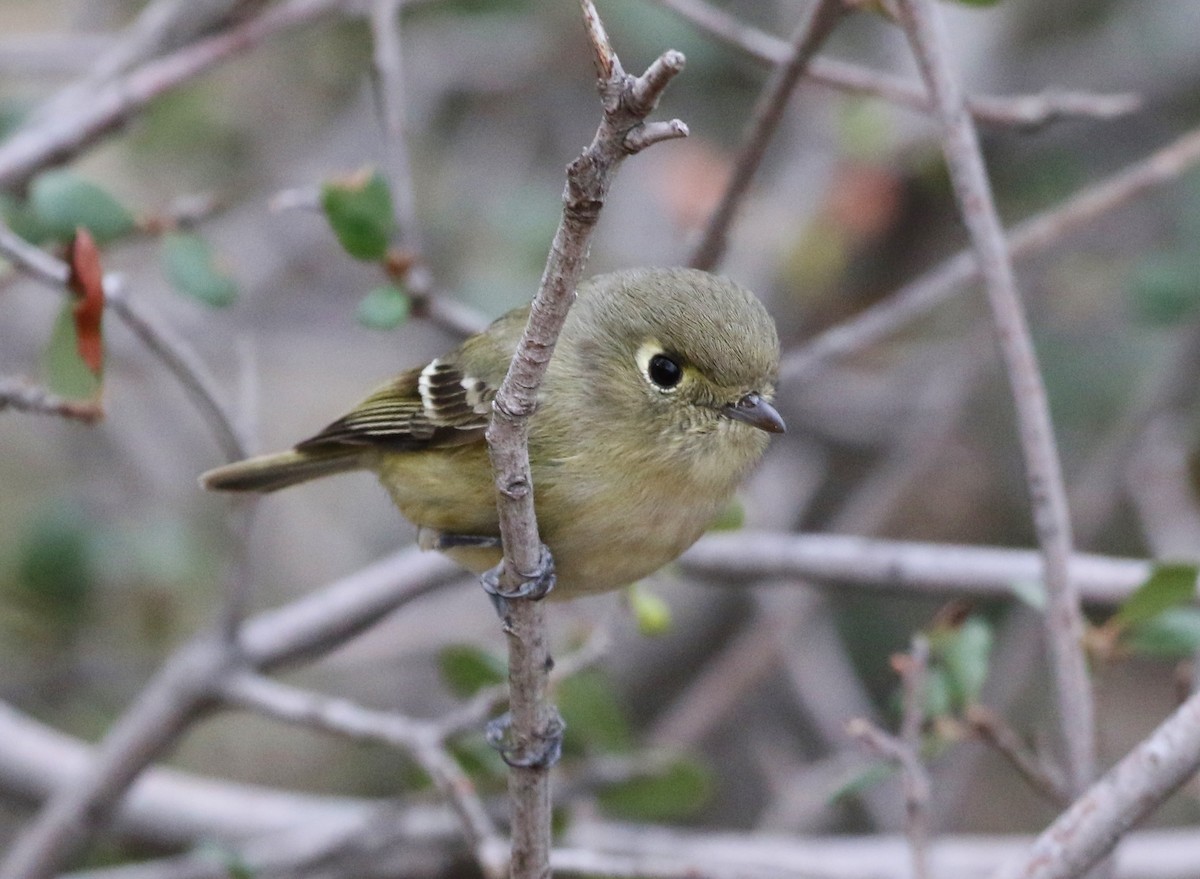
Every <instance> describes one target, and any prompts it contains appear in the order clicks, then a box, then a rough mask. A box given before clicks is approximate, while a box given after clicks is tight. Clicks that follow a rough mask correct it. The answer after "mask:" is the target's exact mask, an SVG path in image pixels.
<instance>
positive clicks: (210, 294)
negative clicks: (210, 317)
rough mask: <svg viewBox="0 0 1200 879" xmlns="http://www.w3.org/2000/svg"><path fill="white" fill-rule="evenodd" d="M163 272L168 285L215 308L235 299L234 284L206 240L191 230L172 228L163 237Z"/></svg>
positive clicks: (228, 303) (235, 287) (236, 292)
mask: <svg viewBox="0 0 1200 879" xmlns="http://www.w3.org/2000/svg"><path fill="white" fill-rule="evenodd" d="M161 256H162V265H163V272H164V273H165V274H166V276H167V280H168V281H170V282H171V286H172V287H174V288H175V289H176V290H178V291H179V292H180V293H184V294H186V295H188V296H191V297H192V298H193V299H199V300H200V301H201V302H203V303H205V304H206V305H211V306H214V307H217V308H220V307H222V306H226V305H231V304H232V303H233V302H234V301H235V300H236V299H237V294H238V290H237V284H235V283H234V282H233V279H232V278H230V277H229V275H228V274H227V273H226V272H224V271H223V270H222V269H221V268H219V267H218V265H217V261H216V258H215V256H214V254H213V251H212V248H211V247H210V246H209V244H208V242H207V241H205V240H204V239H203V238H201V237H200V236H199V235H195V234H193V233H191V232H173V233H171V234H170V235H166V236H164V237H163V241H162V251H161Z"/></svg>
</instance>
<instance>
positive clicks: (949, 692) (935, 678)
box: [897, 665, 957, 717]
mask: <svg viewBox="0 0 1200 879" xmlns="http://www.w3.org/2000/svg"><path fill="white" fill-rule="evenodd" d="M955 691H956V687H955V684H954V682H953V680H952V679H951V676H950V672H949V671H948V670H947V669H946V668H944V667H943V666H940V665H935V666H933V667H932V668H930V669H929V671H928V673H926V675H925V716H926V717H947V716H949V715H951V714H953V713H954V707H955V705H956V704H957V703H956V701H955V698H954V694H955ZM899 700H900V697H899V693H897V703H899ZM897 713H899V707H898V705H897Z"/></svg>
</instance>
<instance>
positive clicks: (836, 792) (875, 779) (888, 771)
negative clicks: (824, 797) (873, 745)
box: [828, 760, 900, 803]
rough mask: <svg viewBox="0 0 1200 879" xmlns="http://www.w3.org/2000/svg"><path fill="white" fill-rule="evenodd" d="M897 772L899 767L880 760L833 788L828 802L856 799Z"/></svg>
mask: <svg viewBox="0 0 1200 879" xmlns="http://www.w3.org/2000/svg"><path fill="white" fill-rule="evenodd" d="M899 771H900V769H899V767H898V766H896V764H894V763H892V762H890V761H886V760H880V761H878V762H876V763H871V764H869V765H867V766H865V767H864V768H863V769H861V770H860V771H858V772H855V773H854V774H853V775H851V776H850V777H849V778H847V779H846V780H845V781H844V782H842V783H841V784H839V785H838V786H837V787H836V788H834V789H833V792H832V793H830V794H829V800H828V801H829V802H830V803H836V802H838V801H839V800H847V799H850V798H851V797H856V796H858V795H859V794H861V793H863V792H864V791H867V790H870V789H871V788H873V787H874V786H875V785H877V784H879V783H880V782H882V781H887V780H888V779H889V778H891V777H892V776H893V775H895V774H896V773H897V772H899Z"/></svg>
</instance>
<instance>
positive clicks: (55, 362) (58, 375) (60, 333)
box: [42, 301, 100, 400]
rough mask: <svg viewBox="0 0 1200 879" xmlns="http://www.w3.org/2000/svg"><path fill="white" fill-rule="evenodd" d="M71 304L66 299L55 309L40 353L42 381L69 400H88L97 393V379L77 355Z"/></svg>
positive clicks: (98, 381)
mask: <svg viewBox="0 0 1200 879" xmlns="http://www.w3.org/2000/svg"><path fill="white" fill-rule="evenodd" d="M74 307H75V306H74V302H72V301H67V302H65V303H64V304H63V306H62V308H61V309H60V310H59V312H58V318H57V319H56V320H55V321H54V329H53V330H52V331H51V333H50V343H49V344H48V345H47V346H46V350H45V351H44V352H43V354H42V362H43V368H44V370H45V373H46V384H47V385H48V386H49V387H50V390H52V391H53V392H54V393H56V394H58V395H59V396H61V397H67V398H68V399H72V400H91V399H94V398H95V397H96V395H97V394H98V393H99V392H100V378H99V376H97V375H96V374H95V373H94V372H92V371H91V369H89V368H88V365H87V364H86V363H84V362H83V358H82V357H80V356H79V336H78V333H77V332H76V330H75V313H74Z"/></svg>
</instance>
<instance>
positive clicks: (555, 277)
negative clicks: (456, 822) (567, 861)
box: [487, 0, 687, 879]
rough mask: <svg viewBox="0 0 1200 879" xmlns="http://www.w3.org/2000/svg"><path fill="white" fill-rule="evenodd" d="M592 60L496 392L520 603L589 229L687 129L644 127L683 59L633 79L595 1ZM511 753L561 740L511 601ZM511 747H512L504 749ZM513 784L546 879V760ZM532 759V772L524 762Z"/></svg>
mask: <svg viewBox="0 0 1200 879" xmlns="http://www.w3.org/2000/svg"><path fill="white" fill-rule="evenodd" d="M580 5H581V7H582V10H583V16H584V24H585V27H586V29H587V32H588V37H589V41H590V43H591V46H592V51H593V61H594V63H595V67H596V72H597V77H598V83H597V84H598V88H599V90H600V97H601V104H602V106H603V108H604V116H603V119H602V120H601V123H600V126H599V128H598V129H597V131H596V135H595V138H594V140H593V141H592V143H591V145H590V146H588V147H587V148H586V149H585V150H584V151H583V154H582V155H580V156H579V158H577V159H576V160H575V161H574V162H572V163H571V165H570V166H569V167H568V169H567V182H566V188H565V191H564V193H563V214H562V219H561V220H560V222H559V225H558V230H557V232H556V233H555V236H554V242H553V244H552V245H551V248H550V255H549V257H548V259H547V261H546V269H545V272H544V273H543V275H542V281H541V285H540V288H539V290H538V293H537V296H536V297H535V298H534V300H533V304H532V306H531V309H530V313H529V322H528V324H527V326H526V328H525V333H524V335H523V337H522V339H521V341H520V343H519V345H518V346H517V351H516V354H515V356H514V357H513V361H512V364H511V365H510V367H509V370H508V374H507V375H506V376H505V379H504V382H503V384H502V385H501V387H500V389H499V391H498V392H497V394H496V399H495V402H494V404H493V413H492V421H491V425H490V426H489V427H488V431H487V441H488V448H489V452H490V454H491V460H492V467H493V470H494V472H495V478H496V487H497V505H498V510H499V516H500V533H501V534H502V535H503V538H504V561H503V562H502V565H501V570H500V578H499V588H500V592H501V594H502V595H504V594H508V595H514V596H515V595H517V594H519V593H520V590H521V588H522V587H523V585H524V584H525V583H527V582H528V581H529V580H531V579H533V578H534V577H535V576H536V575H537V574H538V573H539V572H545V571H547V570H548V568H549V564H550V562H549V558H548V554H547V553H546V551H545V549H544V547H543V546H542V544H541V542H540V540H539V539H538V529H537V519H536V518H535V514H534V507H533V484H532V477H531V475H530V469H529V448H528V438H529V433H528V419H529V416H530V415H531V414H532V413H533V410H534V406H535V403H536V394H537V388H538V385H539V384H540V383H541V380H542V376H543V375H544V374H545V371H546V366H547V364H548V363H549V361H550V357H551V355H552V354H553V353H554V345H555V342H556V340H557V338H558V333H559V331H560V330H561V328H562V325H563V322H564V321H565V320H566V316H567V310H568V309H569V307H570V304H571V300H572V299H573V297H574V293H575V287H576V285H577V284H578V282H579V279H580V277H581V275H582V273H583V266H584V263H585V261H586V259H587V254H588V247H589V244H590V241H591V235H592V231H593V229H594V228H595V225H596V221H597V220H598V218H599V214H600V210H601V208H602V207H603V205H604V202H605V199H606V198H607V194H608V190H609V187H610V186H611V183H612V179H613V175H614V173H615V171H616V169H617V166H618V165H619V164H620V162H621V161H622V160H623V159H624V158H625V157H626V156H629V155H632V154H633V153H636V152H639V151H640V150H642V149H644V148H646V147H647V146H650V145H652V144H654V143H657V142H658V141H661V140H666V139H669V138H674V137H682V136H684V135H685V134H686V133H687V128H686V127H685V126H684V125H683V123H682V122H679V121H678V120H675V121H672V122H669V123H650V124H646V123H645V118H646V116H648V115H649V113H650V112H651V111H652V110H653V109H654V106H655V105H656V104H657V102H658V98H659V96H660V95H661V93H662V91H663V90H664V89H665V88H666V86H667V83H668V82H670V80H671V79H672V78H673V77H674V76H675V75H676V74H677V73H678V72H679V71H680V70H682V69H683V64H684V59H683V55H681V54H680V53H678V52H674V51H668V52H666V53H664V54H663V55H662V56H660V57H659V58H658V59H657V60H656V61H655V62H654V63H653V64H651V66H650V68H649V69H648V70H647V71H646V73H645V74H643V75H642V76H641V77H638V78H634V77H632V76H628V75H627V74H626V73H625V72H624V70H623V69H622V68H621V64H620V61H619V60H618V58H617V56H616V53H615V52H614V51H613V49H612V46H611V45H610V44H609V41H608V37H607V34H606V33H605V31H604V26H603V24H602V23H601V21H600V17H599V15H598V14H597V12H596V9H595V7H594V6H593V5H592V3H591V0H580ZM509 602H510V604H509V608H510V610H509V613H508V615H507V619H506V633H507V634H508V645H509V688H510V700H509V706H510V715H511V730H510V737H509V740H510V741H511V743H512V748H511V751H512V752H513V753H516V754H530V755H534V754H537V753H538V752H539V750H543V751H544V747H545V744H546V742H547V741H549V740H550V739H552V738H554V737H556V736H557V735H558V734H559V732H560V729H559V721H558V718H557V712H556V711H555V710H554V708H553V706H552V705H550V703H549V700H548V699H547V693H546V691H547V677H548V674H549V668H550V664H551V663H550V654H549V649H548V645H547V636H546V625H545V617H544V611H543V608H542V605H541V604H540V603H538V602H536V601H532V600H528V599H525V598H512V599H509ZM506 750H508V749H507V748H506ZM510 762H513V763H517V764H518V765H514V766H513V768H512V771H511V772H510V775H509V779H510V781H509V790H510V795H511V798H512V803H513V815H512V827H513V830H512V834H513V840H512V844H513V849H512V875H513V876H514V877H517V879H527V877H535V879H544V877H548V876H549V874H550V861H549V858H550V780H549V767H548V766H547V765H545V764H546V763H547V762H548V761H547V760H546V759H545V758H542V759H537V758H534V759H532V760H526V761H521V760H514V761H510ZM521 762H529V763H530V765H519V764H520V763H521Z"/></svg>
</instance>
